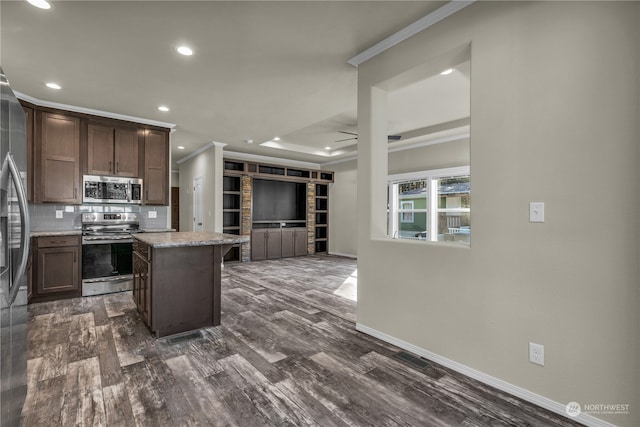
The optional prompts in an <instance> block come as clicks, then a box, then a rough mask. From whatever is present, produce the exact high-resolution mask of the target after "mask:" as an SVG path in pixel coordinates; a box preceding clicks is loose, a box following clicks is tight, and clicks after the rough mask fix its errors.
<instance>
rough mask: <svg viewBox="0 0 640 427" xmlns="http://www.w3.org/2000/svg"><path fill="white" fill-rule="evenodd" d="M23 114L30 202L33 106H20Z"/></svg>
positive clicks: (32, 185) (31, 194)
mask: <svg viewBox="0 0 640 427" xmlns="http://www.w3.org/2000/svg"><path fill="white" fill-rule="evenodd" d="M22 108H23V109H24V114H25V125H26V129H25V137H26V138H27V199H28V200H29V201H30V202H32V201H33V199H34V195H33V189H34V188H35V186H34V182H33V181H34V175H33V149H34V147H33V116H34V111H33V108H31V107H28V106H24V105H23V106H22Z"/></svg>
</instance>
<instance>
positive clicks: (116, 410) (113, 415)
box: [102, 383, 135, 426]
mask: <svg viewBox="0 0 640 427" xmlns="http://www.w3.org/2000/svg"><path fill="white" fill-rule="evenodd" d="M102 394H103V397H104V409H105V414H106V425H110V426H134V425H135V423H134V418H133V410H132V409H131V402H130V401H129V395H128V394H127V391H126V387H125V385H124V384H123V383H118V384H113V385H109V386H106V387H103V388H102Z"/></svg>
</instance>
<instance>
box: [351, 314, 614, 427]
mask: <svg viewBox="0 0 640 427" xmlns="http://www.w3.org/2000/svg"><path fill="white" fill-rule="evenodd" d="M356 330H358V331H360V332H363V333H365V334H367V335H371V336H372V337H375V338H378V339H380V340H382V341H385V342H388V343H389V344H393V345H395V346H397V347H400V348H402V349H404V350H407V351H410V352H412V353H414V354H417V355H419V356H422V357H424V358H425V359H429V360H431V361H433V362H436V363H438V364H440V365H442V366H444V367H447V368H449V369H452V370H454V371H456V372H459V373H461V374H463V375H466V376H468V377H471V378H473V379H476V380H478V381H480V382H482V383H485V384H487V385H490V386H492V387H495V388H497V389H498V390H502V391H505V392H507V393H509V394H512V395H514V396H516V397H519V398H520V399H523V400H526V401H527V402H530V403H533V404H534V405H538V406H541V407H543V408H545V409H548V410H549V411H551V412H555V413H556V414H559V415H562V416H564V417H567V418H568V419H572V420H576V421H578V422H580V423H582V424H585V425H587V426H589V427H615V426H614V425H613V424H610V423H608V422H606V421H603V420H601V419H599V418H596V417H594V416H592V415H589V414H585V413H580V414H579V415H578V416H577V417H573V418H569V417H568V416H567V412H566V405H564V404H562V403H558V402H556V401H554V400H551V399H549V398H546V397H544V396H541V395H539V394H536V393H533V392H531V391H529V390H525V389H523V388H521V387H518V386H516V385H513V384H509V383H508V382H505V381H502V380H501V379H498V378H495V377H492V376H491V375H487V374H485V373H483V372H480V371H477V370H475V369H473V368H470V367H468V366H465V365H463V364H461V363H458V362H455V361H453V360H451V359H447V358H446V357H442V356H440V355H438V354H435V353H432V352H430V351H428V350H425V349H423V348H420V347H418V346H415V345H413V344H410V343H408V342H406V341H402V340H401V339H398V338H395V337H392V336H391V335H387V334H385V333H384V332H380V331H377V330H375V329H373V328H370V327H368V326H365V325H363V324H362V323H357V322H356Z"/></svg>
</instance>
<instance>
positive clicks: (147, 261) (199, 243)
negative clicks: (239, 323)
mask: <svg viewBox="0 0 640 427" xmlns="http://www.w3.org/2000/svg"><path fill="white" fill-rule="evenodd" d="M248 241H249V239H248V237H240V236H236V235H232V234H223V233H214V232H190V231H186V232H169V233H140V234H135V235H133V300H134V302H135V303H136V306H137V308H138V312H139V313H140V317H142V320H143V321H144V323H145V324H146V325H147V326H148V327H149V329H150V330H151V332H152V333H153V334H154V335H155V336H156V337H164V336H168V335H174V334H179V333H182V332H188V331H191V330H195V329H200V328H206V327H208V326H217V325H219V324H220V313H221V307H220V300H221V289H220V282H221V269H222V259H223V256H224V254H225V253H226V252H227V251H228V250H229V249H230V248H231V247H232V246H233V245H234V244H237V243H245V242H248Z"/></svg>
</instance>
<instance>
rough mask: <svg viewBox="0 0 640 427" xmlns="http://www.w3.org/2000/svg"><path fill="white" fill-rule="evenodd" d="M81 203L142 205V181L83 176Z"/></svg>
mask: <svg viewBox="0 0 640 427" xmlns="http://www.w3.org/2000/svg"><path fill="white" fill-rule="evenodd" d="M82 203H133V204H140V203H142V179H139V178H122V177H118V176H98V175H84V177H83V179H82Z"/></svg>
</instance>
